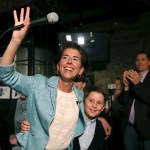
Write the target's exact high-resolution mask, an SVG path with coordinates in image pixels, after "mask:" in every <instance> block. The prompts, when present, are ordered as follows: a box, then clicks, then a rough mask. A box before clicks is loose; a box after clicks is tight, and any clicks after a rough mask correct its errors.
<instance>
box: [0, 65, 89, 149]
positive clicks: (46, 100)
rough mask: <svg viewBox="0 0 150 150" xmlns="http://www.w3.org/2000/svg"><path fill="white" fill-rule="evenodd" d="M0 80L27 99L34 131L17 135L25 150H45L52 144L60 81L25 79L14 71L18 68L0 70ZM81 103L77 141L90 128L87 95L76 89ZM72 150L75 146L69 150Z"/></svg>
mask: <svg viewBox="0 0 150 150" xmlns="http://www.w3.org/2000/svg"><path fill="white" fill-rule="evenodd" d="M0 80H1V81H3V82H4V83H5V84H6V85H8V86H10V87H11V88H13V89H15V90H16V91H18V92H19V93H22V94H23V95H25V96H26V97H27V98H26V102H27V106H26V107H27V115H26V119H27V120H28V121H29V122H30V131H27V132H25V133H21V132H20V133H19V134H17V138H18V141H19V143H20V144H21V145H22V150H44V149H45V146H46V144H47V142H48V140H49V137H50V135H49V131H48V129H49V126H50V124H51V123H52V121H53V119H54V115H55V111H56V98H57V87H58V77H56V76H54V77H51V78H49V79H48V78H47V77H45V76H43V75H39V74H38V75H35V76H25V75H22V74H20V73H18V72H16V71H14V64H11V65H9V66H0ZM73 90H74V92H75V94H76V96H77V99H78V103H79V109H80V112H79V117H78V122H77V126H76V128H75V131H74V137H77V136H79V135H81V134H82V133H83V132H84V130H85V126H86V120H85V115H84V104H83V92H82V91H80V90H79V89H78V88H76V87H75V86H73ZM71 149H72V142H71V144H70V146H69V147H68V149H67V150H71Z"/></svg>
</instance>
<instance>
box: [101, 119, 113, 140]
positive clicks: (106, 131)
mask: <svg viewBox="0 0 150 150" xmlns="http://www.w3.org/2000/svg"><path fill="white" fill-rule="evenodd" d="M98 120H99V121H101V122H102V125H103V128H104V130H105V134H106V138H105V139H107V138H108V137H109V136H110V134H111V130H112V127H111V126H110V125H109V123H108V122H107V121H106V119H104V118H102V117H98Z"/></svg>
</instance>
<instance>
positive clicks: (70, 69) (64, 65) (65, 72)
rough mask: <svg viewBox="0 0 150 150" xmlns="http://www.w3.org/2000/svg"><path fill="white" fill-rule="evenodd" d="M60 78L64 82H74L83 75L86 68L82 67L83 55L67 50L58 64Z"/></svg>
mask: <svg viewBox="0 0 150 150" xmlns="http://www.w3.org/2000/svg"><path fill="white" fill-rule="evenodd" d="M57 70H59V73H60V77H61V79H62V80H64V81H71V82H72V81H74V79H75V78H76V77H77V76H78V75H81V74H82V73H83V71H84V67H83V66H82V65H81V54H80V53H79V52H78V50H76V49H72V48H67V49H65V50H64V51H63V54H62V57H61V59H60V61H59V63H58V64H57Z"/></svg>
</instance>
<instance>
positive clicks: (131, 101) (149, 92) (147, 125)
mask: <svg viewBox="0 0 150 150" xmlns="http://www.w3.org/2000/svg"><path fill="white" fill-rule="evenodd" d="M135 64H136V71H135V70H128V71H125V72H124V74H123V82H124V92H123V94H122V99H120V102H122V103H124V104H125V105H126V109H125V111H124V120H123V121H124V122H123V129H124V144H125V149H126V150H140V149H142V150H149V149H150V71H149V66H150V56H149V55H148V53H146V52H144V51H140V52H138V53H137V55H136V60H135Z"/></svg>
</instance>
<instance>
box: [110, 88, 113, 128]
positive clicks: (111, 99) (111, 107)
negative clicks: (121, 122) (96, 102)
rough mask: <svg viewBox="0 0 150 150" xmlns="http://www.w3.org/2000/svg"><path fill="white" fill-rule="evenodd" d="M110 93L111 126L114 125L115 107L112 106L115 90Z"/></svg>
mask: <svg viewBox="0 0 150 150" xmlns="http://www.w3.org/2000/svg"><path fill="white" fill-rule="evenodd" d="M109 93H110V124H111V126H112V125H113V116H112V113H113V106H112V103H113V102H112V101H113V93H114V89H109Z"/></svg>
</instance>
